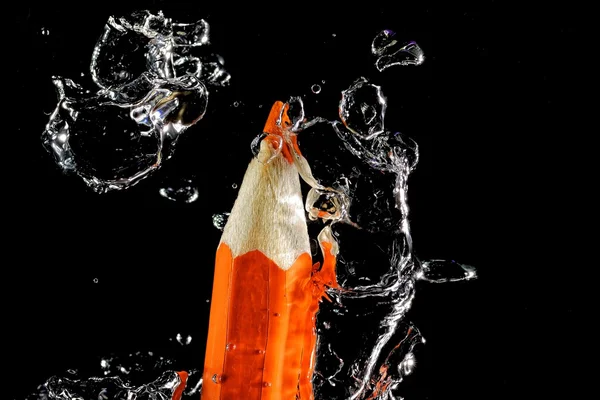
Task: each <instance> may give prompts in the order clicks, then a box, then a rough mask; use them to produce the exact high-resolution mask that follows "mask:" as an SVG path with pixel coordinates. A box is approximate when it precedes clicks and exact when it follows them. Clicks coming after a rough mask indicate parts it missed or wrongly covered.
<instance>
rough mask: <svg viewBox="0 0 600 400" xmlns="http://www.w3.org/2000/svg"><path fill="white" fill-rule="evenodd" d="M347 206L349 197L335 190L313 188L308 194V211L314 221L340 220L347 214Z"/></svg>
mask: <svg viewBox="0 0 600 400" xmlns="http://www.w3.org/2000/svg"><path fill="white" fill-rule="evenodd" d="M347 206H348V200H347V197H346V196H345V195H344V194H343V193H341V192H336V191H333V190H326V189H317V188H312V189H311V190H310V192H308V195H307V196H306V211H307V212H308V216H309V218H310V219H311V220H313V221H316V220H317V219H319V218H320V219H322V220H324V221H329V220H333V221H338V220H340V219H342V218H343V217H344V216H345V214H346V209H347Z"/></svg>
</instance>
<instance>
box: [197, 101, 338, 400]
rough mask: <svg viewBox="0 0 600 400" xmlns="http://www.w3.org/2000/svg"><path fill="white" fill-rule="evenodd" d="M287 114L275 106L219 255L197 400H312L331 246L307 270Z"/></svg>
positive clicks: (330, 281) (297, 159)
mask: <svg viewBox="0 0 600 400" xmlns="http://www.w3.org/2000/svg"><path fill="white" fill-rule="evenodd" d="M288 108H289V105H288V104H287V103H282V102H280V101H278V102H276V103H275V104H274V105H273V108H272V109H271V112H270V115H269V117H268V120H267V123H266V125H265V129H264V132H265V133H267V134H268V136H267V137H266V138H265V139H263V141H262V142H261V144H260V151H259V153H258V155H257V156H256V157H255V158H254V159H252V160H251V161H250V164H249V166H248V169H247V170H246V174H245V176H244V179H243V182H242V184H241V186H240V189H239V194H238V197H237V199H236V201H235V204H234V206H233V209H232V210H231V214H230V216H229V220H228V222H227V224H226V225H225V228H224V230H223V235H222V237H221V242H220V244H219V247H218V249H217V254H216V262H215V273H214V284H213V293H212V304H211V309H210V322H209V330H208V340H207V347H206V356H205V362H204V371H203V387H202V400H295V399H301V400H310V399H313V398H314V396H313V390H312V375H313V370H314V365H315V346H316V328H315V317H316V313H317V311H318V305H319V302H320V300H321V299H322V298H323V297H324V296H325V290H326V288H327V287H337V282H336V279H335V255H336V252H337V247H336V244H335V241H333V239H332V236H331V231H330V230H329V228H325V229H324V230H323V232H322V233H321V235H319V242H320V244H321V249H322V251H323V255H324V256H323V266H322V267H321V268H319V265H318V264H316V265H314V266H313V264H312V259H311V255H310V244H309V237H308V232H307V226H306V217H305V211H304V204H303V200H302V194H301V190H300V179H299V172H298V168H297V166H298V165H301V164H305V163H306V161H305V160H304V158H303V157H302V155H301V154H300V150H299V148H298V145H297V141H296V135H295V134H294V133H293V132H292V131H291V125H292V124H291V121H290V118H289V117H288V115H287V110H288Z"/></svg>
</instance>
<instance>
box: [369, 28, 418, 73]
mask: <svg viewBox="0 0 600 400" xmlns="http://www.w3.org/2000/svg"><path fill="white" fill-rule="evenodd" d="M395 36H396V34H395V33H394V32H393V31H390V30H387V29H386V30H383V31H381V32H380V33H379V34H378V35H377V36H375V39H373V43H372V44H371V52H372V53H373V54H374V55H376V56H378V58H377V61H376V62H375V66H376V67H377V69H378V70H379V71H383V70H385V69H387V68H389V67H392V66H395V65H402V66H403V65H421V64H422V63H423V62H424V61H425V55H424V53H423V50H422V49H421V48H420V47H419V45H418V44H417V43H416V42H408V43H406V44H403V45H401V44H399V42H398V41H397V40H396V39H395Z"/></svg>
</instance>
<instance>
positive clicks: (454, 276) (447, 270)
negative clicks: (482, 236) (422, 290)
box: [417, 260, 477, 283]
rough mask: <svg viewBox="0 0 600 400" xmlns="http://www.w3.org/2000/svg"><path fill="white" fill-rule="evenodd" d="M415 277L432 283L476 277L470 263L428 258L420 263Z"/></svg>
mask: <svg viewBox="0 0 600 400" xmlns="http://www.w3.org/2000/svg"><path fill="white" fill-rule="evenodd" d="M417 277H418V278H419V279H421V280H424V281H427V282H432V283H444V282H459V281H468V280H471V279H475V278H476V277H477V271H476V270H475V268H474V267H472V266H470V265H464V264H459V263H457V262H456V261H454V260H452V261H447V260H428V261H423V262H422V264H421V271H420V272H419V273H418V275H417Z"/></svg>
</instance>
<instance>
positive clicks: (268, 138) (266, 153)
mask: <svg viewBox="0 0 600 400" xmlns="http://www.w3.org/2000/svg"><path fill="white" fill-rule="evenodd" d="M250 149H251V150H252V154H253V155H254V157H256V159H257V160H258V161H260V162H261V163H262V164H265V165H266V164H269V163H270V162H271V161H273V160H274V159H275V157H277V156H278V155H279V154H280V153H281V150H282V149H283V138H282V137H281V136H279V135H267V134H266V133H261V134H260V135H258V136H256V137H255V138H254V140H253V141H252V143H251V144H250ZM234 189H235V188H234Z"/></svg>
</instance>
